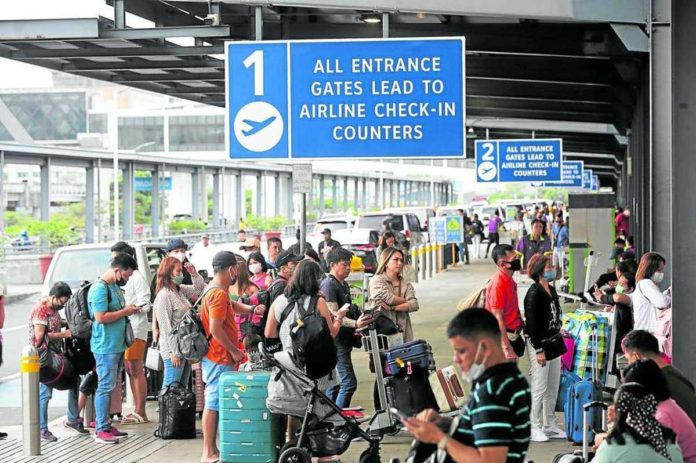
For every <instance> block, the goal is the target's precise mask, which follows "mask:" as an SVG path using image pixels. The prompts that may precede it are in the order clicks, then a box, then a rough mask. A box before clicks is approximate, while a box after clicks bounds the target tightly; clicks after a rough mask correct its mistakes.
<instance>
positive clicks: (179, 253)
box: [172, 252, 186, 262]
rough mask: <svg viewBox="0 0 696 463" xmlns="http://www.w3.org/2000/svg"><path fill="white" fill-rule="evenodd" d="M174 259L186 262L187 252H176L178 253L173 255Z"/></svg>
mask: <svg viewBox="0 0 696 463" xmlns="http://www.w3.org/2000/svg"><path fill="white" fill-rule="evenodd" d="M172 257H175V258H177V259H179V262H184V259H185V258H186V253H185V252H176V253H174V254H172Z"/></svg>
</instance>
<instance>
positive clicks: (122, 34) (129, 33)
mask: <svg viewBox="0 0 696 463" xmlns="http://www.w3.org/2000/svg"><path fill="white" fill-rule="evenodd" d="M230 35H232V27H231V26H181V27H178V26H177V27H151V28H142V29H105V30H103V31H102V32H101V34H99V38H101V39H121V40H149V39H169V38H175V37H198V38H221V39H225V38H228V37H230ZM74 39H79V37H74ZM0 40H2V36H1V35H0Z"/></svg>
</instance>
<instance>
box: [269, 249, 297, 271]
mask: <svg viewBox="0 0 696 463" xmlns="http://www.w3.org/2000/svg"><path fill="white" fill-rule="evenodd" d="M299 261H300V258H299V257H298V256H296V255H295V254H293V253H291V252H290V251H287V250H286V251H283V252H281V253H280V254H278V257H277V258H276V261H275V266H276V267H277V268H280V267H282V266H283V265H285V264H287V263H288V262H299Z"/></svg>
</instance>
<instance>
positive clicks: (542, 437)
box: [530, 425, 549, 442]
mask: <svg viewBox="0 0 696 463" xmlns="http://www.w3.org/2000/svg"><path fill="white" fill-rule="evenodd" d="M530 440H531V441H532V442H548V441H549V436H547V435H546V434H544V431H543V430H542V429H541V428H539V427H537V426H534V425H532V435H531V437H530Z"/></svg>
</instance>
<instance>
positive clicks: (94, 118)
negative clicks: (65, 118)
mask: <svg viewBox="0 0 696 463" xmlns="http://www.w3.org/2000/svg"><path fill="white" fill-rule="evenodd" d="M87 132H88V133H109V119H108V116H107V115H106V113H92V114H89V115H88V116H87Z"/></svg>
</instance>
